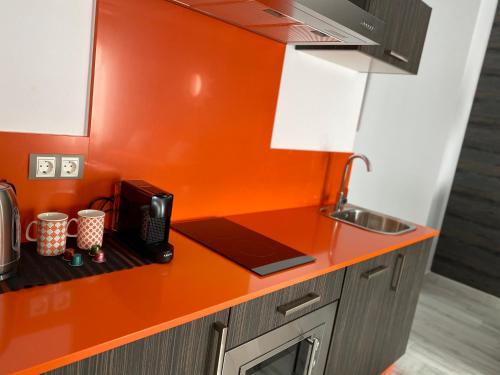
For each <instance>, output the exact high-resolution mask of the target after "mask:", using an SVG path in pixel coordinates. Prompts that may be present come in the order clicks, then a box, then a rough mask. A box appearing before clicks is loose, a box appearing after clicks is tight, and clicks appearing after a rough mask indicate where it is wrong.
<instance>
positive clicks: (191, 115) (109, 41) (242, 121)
mask: <svg viewBox="0 0 500 375" xmlns="http://www.w3.org/2000/svg"><path fill="white" fill-rule="evenodd" d="M284 51H285V45H283V44H280V43H277V42H274V41H272V40H269V39H266V38H263V37H261V36H258V35H256V34H252V33H250V32H247V31H245V30H243V29H240V28H238V27H235V26H231V25H229V24H225V23H223V22H221V21H218V20H215V19H211V18H209V17H207V16H204V15H202V14H199V13H196V12H193V11H190V10H189V9H186V8H184V7H181V6H178V5H175V4H172V3H170V2H167V1H164V0H99V1H98V9H97V25H96V50H95V64H94V65H95V66H94V82H93V97H92V112H91V123H90V134H89V137H66V136H50V135H31V134H30V135H27V134H12V133H11V134H9V133H1V134H0V157H1V159H2V160H3V161H5V162H4V163H3V164H2V167H1V169H0V177H4V178H7V179H9V180H11V181H12V182H14V183H15V184H16V186H17V187H18V190H19V194H18V196H19V202H20V205H21V210H22V211H21V214H22V217H23V224H24V225H23V228H24V226H25V225H26V223H27V222H28V221H29V220H31V219H32V218H33V216H34V214H35V213H38V212H42V211H45V210H61V211H65V212H70V213H72V214H74V212H75V211H76V210H77V209H79V208H81V207H83V206H85V205H86V204H87V203H88V202H89V201H90V200H91V199H93V198H94V197H96V196H98V195H110V194H111V193H112V191H113V183H114V182H116V181H119V180H120V179H124V178H125V179H127V178H135V179H144V180H147V181H149V182H151V183H153V184H155V185H158V186H159V187H161V188H164V189H166V190H168V191H170V192H172V193H173V194H174V196H175V200H174V213H173V215H174V216H173V218H174V219H184V218H191V217H203V216H212V215H227V214H237V213H243V212H256V211H263V210H271V209H279V208H286V207H295V206H306V205H311V204H317V203H318V202H319V200H320V196H321V194H322V191H323V183H324V179H325V173H326V168H327V161H328V154H327V153H322V152H304V151H286V150H271V149H270V141H271V134H272V128H273V121H274V113H275V108H276V101H277V95H278V91H279V83H280V78H281V69H282V65H283V57H284ZM304 95H306V93H304ZM304 126H307V124H304ZM30 152H37V153H41V152H50V153H82V154H84V155H85V157H86V163H85V171H84V179H83V180H68V181H29V180H28V178H27V174H28V154H29V153H30ZM332 155H333V156H332V158H333V159H332V160H333V161H334V162H333V163H331V165H332V166H333V167H335V170H334V173H333V174H332V175H331V181H330V182H329V186H330V189H335V188H337V189H338V181H339V178H340V174H341V172H342V171H341V168H337V167H338V165H340V164H341V163H342V162H343V161H344V160H345V157H346V154H332ZM332 186H333V187H332Z"/></svg>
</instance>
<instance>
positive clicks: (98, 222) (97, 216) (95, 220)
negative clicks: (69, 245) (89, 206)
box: [68, 210, 106, 250]
mask: <svg viewBox="0 0 500 375" xmlns="http://www.w3.org/2000/svg"><path fill="white" fill-rule="evenodd" d="M105 215H106V214H105V213H104V212H103V211H99V210H81V211H78V218H73V219H71V220H70V221H69V223H68V225H69V224H70V223H71V222H73V221H76V222H77V223H78V233H77V234H76V235H75V234H68V237H76V245H77V246H78V247H79V248H80V249H83V250H89V249H90V248H91V247H92V246H94V245H99V246H102V238H103V236H104V216H105Z"/></svg>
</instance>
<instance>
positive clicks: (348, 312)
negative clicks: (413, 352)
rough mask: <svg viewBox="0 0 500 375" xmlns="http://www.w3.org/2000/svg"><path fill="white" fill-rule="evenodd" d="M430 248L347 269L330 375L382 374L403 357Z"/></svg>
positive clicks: (414, 248) (408, 249) (403, 251)
mask: <svg viewBox="0 0 500 375" xmlns="http://www.w3.org/2000/svg"><path fill="white" fill-rule="evenodd" d="M430 243H431V241H430V240H428V241H425V242H420V243H417V244H415V245H411V246H409V247H406V248H403V249H400V250H398V251H395V252H391V253H388V254H385V255H382V256H379V257H377V258H374V259H370V260H368V261H365V262H363V263H360V264H356V265H353V266H351V267H349V268H348V269H347V271H346V276H345V281H344V287H343V290H342V297H341V299H340V304H339V310H338V315H337V320H336V323H335V328H334V333H333V339H332V345H331V347H330V353H329V356H328V361H327V365H326V370H325V374H326V375H337V374H342V375H350V374H353V375H379V374H380V373H381V372H382V371H384V370H385V369H386V368H387V367H388V366H390V365H391V364H393V363H394V362H395V361H396V360H397V359H398V358H399V357H400V356H401V355H402V354H403V353H404V351H405V350H406V345H407V342H408V337H409V334H410V329H411V325H412V321H413V316H414V313H415V308H416V304H417V301H418V295H419V292H420V288H421V284H422V279H423V276H424V272H425V265H426V261H427V258H428V255H429V248H430Z"/></svg>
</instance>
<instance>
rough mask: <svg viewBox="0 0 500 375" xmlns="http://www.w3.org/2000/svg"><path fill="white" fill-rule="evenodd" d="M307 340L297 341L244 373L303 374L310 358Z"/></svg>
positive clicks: (251, 374)
mask: <svg viewBox="0 0 500 375" xmlns="http://www.w3.org/2000/svg"><path fill="white" fill-rule="evenodd" d="M310 352H311V351H310V344H309V343H308V342H307V340H303V341H300V342H298V343H297V344H295V345H292V346H290V347H288V348H286V349H284V350H282V351H280V352H278V353H276V354H275V355H273V356H272V357H269V358H267V359H266V360H265V361H263V362H260V363H259V364H257V365H255V366H253V367H252V368H250V369H248V370H247V371H245V375H303V374H304V373H305V369H306V366H307V364H308V362H309V358H310Z"/></svg>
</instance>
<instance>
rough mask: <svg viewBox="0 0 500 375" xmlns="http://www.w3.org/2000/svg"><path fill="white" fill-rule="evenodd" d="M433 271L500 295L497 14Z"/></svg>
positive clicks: (499, 54) (499, 30)
mask: <svg viewBox="0 0 500 375" xmlns="http://www.w3.org/2000/svg"><path fill="white" fill-rule="evenodd" d="M432 270H433V271H434V272H436V273H439V274H441V275H443V276H446V277H449V278H452V279H454V280H457V281H460V282H462V283H465V284H467V285H470V286H472V287H474V288H477V289H480V290H483V291H485V292H487V293H490V294H493V295H496V296H499V297H500V11H499V9H497V14H496V18H495V23H494V25H493V30H492V33H491V37H490V42H489V47H488V50H487V52H486V57H485V60H484V65H483V69H482V72H481V77H480V80H479V83H478V87H477V92H476V96H475V100H474V105H473V107H472V112H471V116H470V120H469V125H468V128H467V132H466V135H465V139H464V145H463V148H462V152H461V154H460V161H459V163H458V168H457V173H456V176H455V180H454V182H453V188H452V191H451V196H450V200H449V202H448V208H447V210H446V215H445V219H444V223H443V228H442V232H441V238H440V239H439V242H438V245H437V250H436V256H435V258H434V263H433V265H432Z"/></svg>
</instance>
